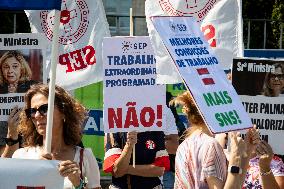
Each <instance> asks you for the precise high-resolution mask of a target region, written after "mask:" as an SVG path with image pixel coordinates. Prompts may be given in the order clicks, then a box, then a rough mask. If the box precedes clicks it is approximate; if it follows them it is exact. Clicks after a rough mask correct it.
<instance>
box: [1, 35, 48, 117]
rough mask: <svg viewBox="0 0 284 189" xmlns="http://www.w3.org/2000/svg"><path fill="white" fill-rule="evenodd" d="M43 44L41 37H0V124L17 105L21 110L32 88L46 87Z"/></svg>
mask: <svg viewBox="0 0 284 189" xmlns="http://www.w3.org/2000/svg"><path fill="white" fill-rule="evenodd" d="M46 48H47V46H46V43H45V39H44V36H43V35H42V34H1V35H0V103H1V106H0V121H7V120H8V116H9V115H10V111H11V109H12V108H14V107H15V106H16V105H17V106H18V107H23V105H24V94H25V92H26V91H27V90H28V89H29V88H30V86H31V85H33V84H35V83H38V82H43V83H46V80H47V79H46V78H47V73H46V69H45V54H46V53H45V52H46Z"/></svg>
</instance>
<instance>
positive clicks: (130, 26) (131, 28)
mask: <svg viewBox="0 0 284 189" xmlns="http://www.w3.org/2000/svg"><path fill="white" fill-rule="evenodd" d="M129 19H130V20H129V23H130V24H129V29H130V32H129V35H130V36H133V14H132V8H130V10H129ZM132 160H133V162H132V165H133V167H134V168H135V145H134V146H133V151H132Z"/></svg>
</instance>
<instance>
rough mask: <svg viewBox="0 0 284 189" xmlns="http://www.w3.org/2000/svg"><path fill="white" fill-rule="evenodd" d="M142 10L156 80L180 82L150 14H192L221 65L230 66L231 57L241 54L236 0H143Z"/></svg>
mask: <svg viewBox="0 0 284 189" xmlns="http://www.w3.org/2000/svg"><path fill="white" fill-rule="evenodd" d="M145 14H146V21H147V27H148V32H149V35H150V37H151V42H152V44H153V45H154V46H155V49H154V50H155V54H156V59H157V83H163V84H165V83H167V84H174V83H179V82H181V81H182V80H181V78H180V77H179V74H178V72H177V71H176V69H175V68H174V66H173V64H170V62H171V61H172V60H171V59H170V58H169V56H168V52H167V51H166V49H165V48H164V47H163V45H162V41H161V39H160V37H159V36H158V34H157V32H156V31H155V29H154V27H153V25H152V23H151V21H150V17H152V16H181V17H182V16H192V17H194V18H195V19H196V20H197V21H198V22H199V23H200V25H201V26H200V29H201V30H202V31H203V34H204V35H205V38H206V40H208V42H209V43H210V46H211V47H212V50H213V51H214V53H215V55H216V57H217V58H218V60H219V63H220V65H222V66H223V69H229V68H230V67H231V64H232V61H233V57H242V56H243V38H242V20H241V18H242V17H241V16H242V14H241V2H240V0H199V1H189V0H146V2H145Z"/></svg>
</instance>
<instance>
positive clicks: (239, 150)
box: [229, 132, 246, 166]
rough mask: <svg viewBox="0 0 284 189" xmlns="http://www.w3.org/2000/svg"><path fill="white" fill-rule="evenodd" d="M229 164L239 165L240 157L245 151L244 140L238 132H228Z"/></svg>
mask: <svg viewBox="0 0 284 189" xmlns="http://www.w3.org/2000/svg"><path fill="white" fill-rule="evenodd" d="M229 137H230V154H229V156H230V158H229V164H230V165H236V166H240V165H241V158H242V157H243V152H244V151H246V144H245V142H244V140H243V139H242V138H241V137H240V133H235V132H230V133H229Z"/></svg>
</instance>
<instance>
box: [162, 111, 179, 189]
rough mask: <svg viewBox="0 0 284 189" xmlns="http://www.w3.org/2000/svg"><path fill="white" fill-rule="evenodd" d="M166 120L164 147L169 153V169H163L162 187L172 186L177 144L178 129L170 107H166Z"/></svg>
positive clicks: (165, 188) (166, 188)
mask: <svg viewBox="0 0 284 189" xmlns="http://www.w3.org/2000/svg"><path fill="white" fill-rule="evenodd" d="M165 116H166V121H165V124H166V126H165V129H164V134H165V147H166V150H167V152H168V154H169V160H170V170H168V171H165V173H164V175H163V185H164V189H172V188H174V181H175V174H174V168H175V163H174V162H175V155H176V151H177V148H178V146H179V142H178V141H179V136H178V129H177V126H176V123H175V118H174V116H173V113H172V111H171V109H170V108H166V113H165Z"/></svg>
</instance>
